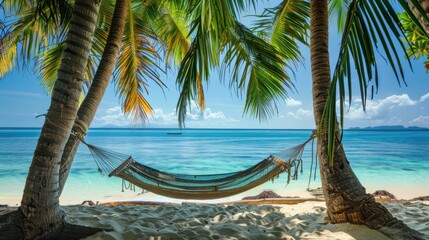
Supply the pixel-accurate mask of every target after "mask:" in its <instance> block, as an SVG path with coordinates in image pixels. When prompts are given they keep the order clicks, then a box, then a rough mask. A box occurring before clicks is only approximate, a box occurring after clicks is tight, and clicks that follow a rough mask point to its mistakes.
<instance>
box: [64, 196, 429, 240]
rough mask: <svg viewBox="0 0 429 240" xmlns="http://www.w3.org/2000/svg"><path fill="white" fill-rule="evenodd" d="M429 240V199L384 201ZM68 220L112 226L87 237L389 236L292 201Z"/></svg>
mask: <svg viewBox="0 0 429 240" xmlns="http://www.w3.org/2000/svg"><path fill="white" fill-rule="evenodd" d="M383 204H384V205H385V206H386V207H387V208H388V209H389V211H390V212H391V213H392V214H393V215H394V216H396V217H397V218H399V219H401V220H403V221H405V222H406V223H407V224H408V225H409V226H410V227H412V228H414V229H416V230H418V231H420V232H422V233H423V234H425V235H426V236H427V237H428V239H429V202H407V203H383ZM64 210H65V211H66V212H67V218H68V221H69V222H71V223H75V224H83V225H90V226H95V227H101V228H111V229H112V231H108V232H107V231H105V232H99V233H97V234H95V235H93V236H91V237H88V238H86V239H103V240H105V239H154V240H155V239H342V240H346V239H389V238H388V237H386V236H385V235H383V234H382V233H380V232H378V231H375V230H371V229H368V228H367V227H365V226H357V225H351V224H335V225H333V224H327V223H326V222H325V221H324V217H325V213H326V207H325V204H324V202H322V201H306V202H303V203H299V204H294V205H290V204H289V205H288V204H282V205H258V206H254V205H244V204H233V205H223V204H189V203H186V204H174V203H173V204H168V205H158V206H130V205H117V206H114V207H112V206H82V205H79V206H65V207H64Z"/></svg>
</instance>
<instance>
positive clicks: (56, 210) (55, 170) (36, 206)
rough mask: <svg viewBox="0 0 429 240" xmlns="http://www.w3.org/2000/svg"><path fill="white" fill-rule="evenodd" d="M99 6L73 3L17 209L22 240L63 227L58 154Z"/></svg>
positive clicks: (67, 130) (74, 107)
mask: <svg viewBox="0 0 429 240" xmlns="http://www.w3.org/2000/svg"><path fill="white" fill-rule="evenodd" d="M98 11H99V1H98V0H93V1H83V0H77V1H76V2H75V5H74V9H73V17H72V19H71V22H70V30H69V32H68V35H67V40H66V45H65V48H64V53H63V57H62V62H61V66H60V69H59V70H58V79H57V81H56V83H55V86H54V90H53V94H52V99H51V105H50V107H49V110H48V113H47V114H46V118H45V123H44V125H43V128H42V131H41V134H40V137H39V141H38V143H37V146H36V149H35V151H34V156H33V161H32V163H31V166H30V169H29V173H28V176H27V181H26V184H25V188H24V194H23V197H22V202H21V207H20V208H19V212H20V213H21V217H22V226H20V228H21V230H22V232H23V235H24V238H26V239H38V238H50V237H52V236H53V234H56V233H58V231H60V230H61V228H62V226H63V224H62V223H63V218H64V214H63V212H62V211H61V209H60V207H59V195H58V193H59V170H60V162H61V155H62V152H63V149H64V146H65V144H66V142H67V139H68V136H69V135H70V130H71V128H72V125H73V123H74V120H75V118H76V113H77V108H78V105H79V96H80V94H81V91H82V81H83V80H84V70H85V68H86V64H87V62H88V56H89V53H90V50H91V47H92V41H93V35H94V30H95V24H96V19H97V16H98Z"/></svg>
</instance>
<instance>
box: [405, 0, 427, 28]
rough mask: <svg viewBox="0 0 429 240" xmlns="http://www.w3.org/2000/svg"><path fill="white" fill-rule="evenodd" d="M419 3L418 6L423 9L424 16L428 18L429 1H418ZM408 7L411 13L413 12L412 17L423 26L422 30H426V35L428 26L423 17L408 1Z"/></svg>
mask: <svg viewBox="0 0 429 240" xmlns="http://www.w3.org/2000/svg"><path fill="white" fill-rule="evenodd" d="M418 1H419V3H420V6H421V7H422V8H423V11H424V12H426V15H427V16H428V17H429V1H427V0H418ZM408 5H409V6H410V8H411V11H413V13H414V15H415V16H416V17H417V19H418V20H419V22H420V24H421V25H422V26H423V28H424V29H425V30H426V33H428V34H429V24H428V23H427V22H426V21H425V19H424V18H423V16H422V15H421V14H420V12H419V10H418V9H417V8H416V6H414V4H413V2H412V1H408Z"/></svg>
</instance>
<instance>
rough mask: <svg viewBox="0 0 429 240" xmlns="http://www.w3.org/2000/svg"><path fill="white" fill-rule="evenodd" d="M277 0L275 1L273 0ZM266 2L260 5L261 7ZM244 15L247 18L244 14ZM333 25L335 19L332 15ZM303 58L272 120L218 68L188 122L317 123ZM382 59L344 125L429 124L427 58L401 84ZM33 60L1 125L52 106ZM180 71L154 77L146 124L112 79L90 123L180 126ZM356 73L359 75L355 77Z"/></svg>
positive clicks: (21, 73)
mask: <svg viewBox="0 0 429 240" xmlns="http://www.w3.org/2000/svg"><path fill="white" fill-rule="evenodd" d="M271 3H272V2H271ZM261 9H262V8H258V11H261ZM243 19H244V21H248V20H246V18H243ZM331 25H333V26H335V25H336V23H335V22H333V21H331ZM339 41H340V37H339V36H338V35H337V33H336V29H334V27H332V29H330V46H329V47H330V61H331V65H332V66H333V65H334V64H335V63H336V59H337V57H338V49H339ZM301 49H302V55H303V62H302V64H299V65H297V66H296V69H295V74H294V75H293V76H292V78H293V81H294V84H295V87H296V90H295V91H292V92H288V96H289V98H287V99H281V100H279V101H278V102H277V106H278V114H277V115H274V116H273V117H272V118H271V119H269V120H263V121H259V120H258V119H255V118H253V117H252V116H249V115H246V114H244V113H243V106H244V98H243V97H240V96H237V95H236V93H235V92H234V90H232V89H229V87H228V81H229V79H228V76H220V75H219V74H218V73H217V72H216V71H214V72H213V73H212V75H211V77H210V79H209V81H208V84H207V85H206V86H205V92H206V109H204V110H202V111H201V110H200V109H198V108H197V107H196V104H195V103H192V104H191V107H190V112H189V114H188V117H187V120H186V127H188V128H264V129H313V128H314V127H315V124H314V119H313V113H312V98H311V97H312V96H311V73H310V63H309V61H310V57H309V50H308V48H306V47H302V48H301ZM377 58H378V59H379V60H381V64H380V68H379V71H380V73H379V74H380V84H379V90H378V93H377V94H376V95H375V96H374V98H373V99H372V100H368V102H367V108H366V112H364V111H363V109H362V105H361V101H360V95H359V94H360V93H359V91H358V88H357V86H355V85H354V86H353V88H354V94H353V100H352V102H351V104H350V105H349V107H348V108H347V110H348V111H347V112H346V115H345V127H346V128H349V127H367V126H379V125H404V126H420V127H429V75H428V73H426V70H425V68H424V64H423V60H413V61H412V67H413V70H411V69H410V68H409V67H408V66H407V65H406V64H404V66H405V69H404V70H405V78H406V82H407V86H404V84H401V86H399V85H398V82H397V81H396V78H395V76H394V74H393V72H392V71H391V69H390V67H389V66H388V64H387V63H386V62H385V61H384V60H383V56H381V55H380V56H378V57H377ZM34 70H35V69H33V66H31V65H29V66H24V67H23V66H20V67H16V68H15V69H13V71H12V72H10V73H9V74H7V75H6V76H4V77H3V78H1V79H0V127H41V126H42V125H43V121H44V119H43V118H36V116H37V115H40V114H44V113H46V112H47V109H48V108H49V104H50V96H49V95H47V94H46V91H45V89H44V88H43V86H42V85H41V84H40V78H39V77H38V76H37V74H36V73H35V71H34ZM176 74H177V71H176V70H175V69H174V68H172V69H170V70H168V71H167V73H166V74H165V75H164V76H163V79H164V82H165V83H166V85H167V87H168V89H165V90H164V91H162V90H161V89H160V88H159V87H158V86H157V85H156V84H155V83H149V95H148V96H147V99H148V100H149V102H150V104H151V106H152V108H153V112H154V114H153V116H151V117H150V118H149V123H146V124H145V125H144V126H142V125H137V126H135V125H134V124H133V122H132V119H129V118H127V117H125V116H124V115H123V113H122V111H121V103H120V101H119V99H118V97H117V96H116V95H115V90H114V85H113V84H110V86H109V88H108V90H107V92H106V94H105V96H104V98H103V100H102V102H101V104H100V107H99V109H98V111H97V114H96V116H95V119H94V121H93V123H92V125H91V127H157V128H159V127H160V128H171V127H172V128H175V127H178V123H177V116H176V111H175V106H176V101H177V98H178V95H179V90H178V88H177V86H176V84H175V77H176ZM354 80H357V79H356V76H355V77H354Z"/></svg>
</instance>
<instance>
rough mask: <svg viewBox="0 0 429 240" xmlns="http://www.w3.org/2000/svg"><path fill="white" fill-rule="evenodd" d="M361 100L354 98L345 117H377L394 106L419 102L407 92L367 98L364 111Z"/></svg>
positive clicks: (383, 114)
mask: <svg viewBox="0 0 429 240" xmlns="http://www.w3.org/2000/svg"><path fill="white" fill-rule="evenodd" d="M361 102H362V101H361V100H360V99H355V100H354V101H353V106H351V107H350V109H349V111H348V112H346V115H345V117H346V118H348V119H351V120H359V119H378V118H382V117H384V116H385V115H386V114H387V113H388V112H390V111H391V110H393V109H395V108H396V107H404V106H413V105H416V104H418V103H419V101H415V100H412V99H411V98H410V97H409V96H408V95H407V94H402V95H392V96H388V97H386V98H385V99H381V100H374V101H371V100H368V101H367V103H366V112H364V111H363V109H362V106H361Z"/></svg>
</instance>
